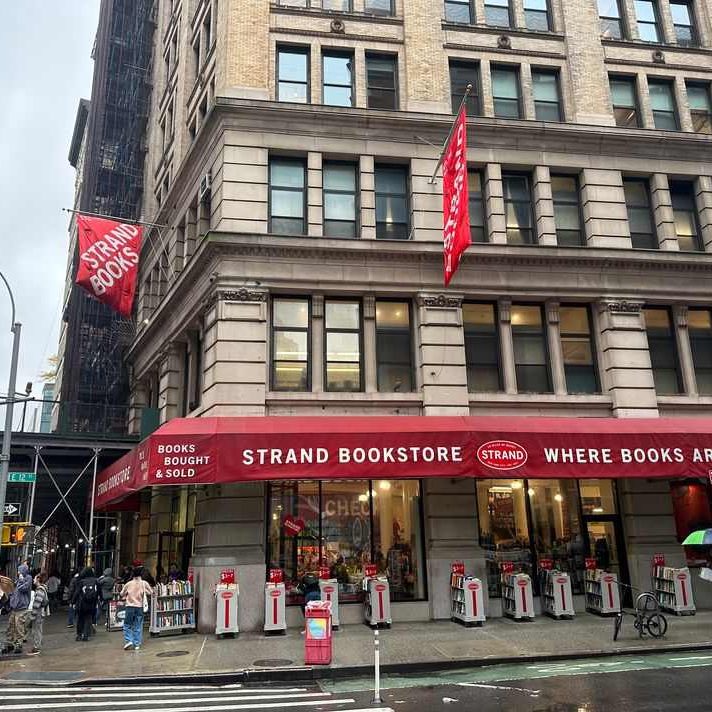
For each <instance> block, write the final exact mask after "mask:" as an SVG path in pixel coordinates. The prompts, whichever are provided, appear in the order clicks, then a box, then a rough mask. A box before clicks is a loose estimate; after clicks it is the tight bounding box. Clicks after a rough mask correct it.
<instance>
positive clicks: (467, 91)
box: [428, 84, 472, 185]
mask: <svg viewBox="0 0 712 712" xmlns="http://www.w3.org/2000/svg"><path fill="white" fill-rule="evenodd" d="M471 91H472V84H468V85H467V86H466V87H465V93H464V94H463V95H462V101H460V106H458V107H457V112H456V113H455V118H457V117H458V116H459V115H460V112H461V111H462V107H463V106H464V105H465V102H466V101H467V97H468V96H470V92H471ZM456 123H457V121H453V124H452V126H451V127H450V133H448V135H447V138H446V139H445V143H444V144H443V147H442V148H441V149H440V157H439V158H438V163H437V165H436V166H435V170H434V171H433V175H432V176H430V180H429V181H428V183H429V184H430V185H432V184H433V183H435V176H436V175H437V172H438V170H439V169H440V166H441V165H442V163H443V158H444V156H445V149H446V148H447V145H448V143H450V139H451V138H452V132H453V131H454V130H455V124H456Z"/></svg>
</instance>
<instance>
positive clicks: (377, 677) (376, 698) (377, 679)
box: [373, 628, 383, 705]
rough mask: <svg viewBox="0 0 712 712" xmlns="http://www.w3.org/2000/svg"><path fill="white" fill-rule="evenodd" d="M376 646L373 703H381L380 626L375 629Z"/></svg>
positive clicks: (374, 646) (374, 642)
mask: <svg viewBox="0 0 712 712" xmlns="http://www.w3.org/2000/svg"><path fill="white" fill-rule="evenodd" d="M373 648H374V657H375V660H374V682H373V704H374V705H375V704H380V703H381V702H383V700H382V699H381V651H380V649H379V641H378V628H376V629H375V630H374V631H373Z"/></svg>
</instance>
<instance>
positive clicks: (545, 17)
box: [524, 0, 551, 32]
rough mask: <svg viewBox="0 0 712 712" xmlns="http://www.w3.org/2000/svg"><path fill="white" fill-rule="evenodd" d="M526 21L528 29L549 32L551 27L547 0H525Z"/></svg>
mask: <svg viewBox="0 0 712 712" xmlns="http://www.w3.org/2000/svg"><path fill="white" fill-rule="evenodd" d="M524 22H525V24H526V26H527V29H528V30H537V31H539V32H548V31H549V30H550V29H551V27H550V24H549V7H548V2H547V0H524Z"/></svg>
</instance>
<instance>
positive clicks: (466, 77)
mask: <svg viewBox="0 0 712 712" xmlns="http://www.w3.org/2000/svg"><path fill="white" fill-rule="evenodd" d="M468 84H471V85H472V89H471V90H470V94H469V95H468V97H467V101H466V102H465V109H466V111H467V115H468V116H480V66H479V64H477V63H476V62H459V61H455V60H450V97H451V99H452V113H453V114H454V113H456V112H457V110H458V109H459V108H460V104H461V103H462V97H463V96H465V91H466V89H467V85H468Z"/></svg>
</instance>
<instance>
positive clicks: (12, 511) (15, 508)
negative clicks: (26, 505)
mask: <svg viewBox="0 0 712 712" xmlns="http://www.w3.org/2000/svg"><path fill="white" fill-rule="evenodd" d="M5 516H6V517H19V516H20V503H19V502H6V503H5Z"/></svg>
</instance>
